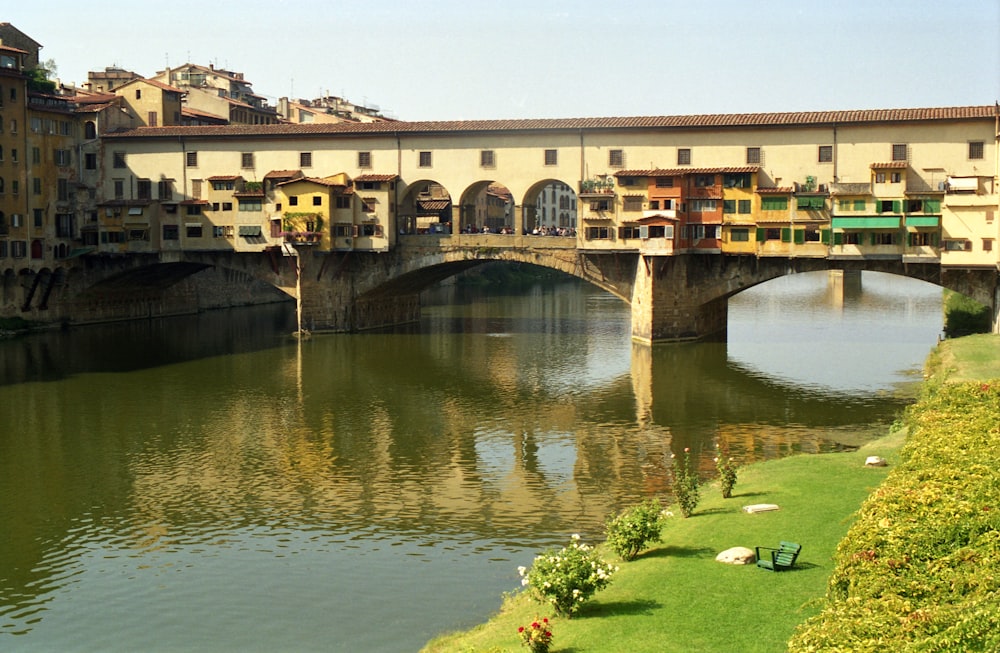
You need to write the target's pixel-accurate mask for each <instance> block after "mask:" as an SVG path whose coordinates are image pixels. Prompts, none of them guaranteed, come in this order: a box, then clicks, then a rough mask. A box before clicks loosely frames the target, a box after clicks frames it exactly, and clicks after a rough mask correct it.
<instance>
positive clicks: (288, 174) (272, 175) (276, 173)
mask: <svg viewBox="0 0 1000 653" xmlns="http://www.w3.org/2000/svg"><path fill="white" fill-rule="evenodd" d="M301 176H302V171H301V170H272V171H271V172H269V173H267V174H266V175H264V179H292V178H293V177H301Z"/></svg>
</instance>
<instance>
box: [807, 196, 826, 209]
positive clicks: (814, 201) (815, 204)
mask: <svg viewBox="0 0 1000 653" xmlns="http://www.w3.org/2000/svg"><path fill="white" fill-rule="evenodd" d="M809 199H810V202H809V208H810V209H812V210H814V211H822V210H823V208H824V207H825V206H826V202H825V200H824V199H823V198H822V197H811V198H809Z"/></svg>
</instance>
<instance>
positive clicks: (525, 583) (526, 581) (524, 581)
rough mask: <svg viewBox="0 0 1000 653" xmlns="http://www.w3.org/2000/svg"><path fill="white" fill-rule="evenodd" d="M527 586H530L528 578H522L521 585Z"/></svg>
mask: <svg viewBox="0 0 1000 653" xmlns="http://www.w3.org/2000/svg"><path fill="white" fill-rule="evenodd" d="M527 586H528V579H527V578H522V579H521V587H527Z"/></svg>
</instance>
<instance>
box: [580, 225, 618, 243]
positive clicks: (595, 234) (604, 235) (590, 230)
mask: <svg viewBox="0 0 1000 653" xmlns="http://www.w3.org/2000/svg"><path fill="white" fill-rule="evenodd" d="M583 234H584V237H585V238H586V239H587V240H610V239H611V227H587V228H586V229H585V230H584V232H583Z"/></svg>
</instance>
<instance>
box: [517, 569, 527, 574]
mask: <svg viewBox="0 0 1000 653" xmlns="http://www.w3.org/2000/svg"><path fill="white" fill-rule="evenodd" d="M526 571H528V568H527V567H518V568H517V573H518V575H519V576H524V573H525V572H526Z"/></svg>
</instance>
